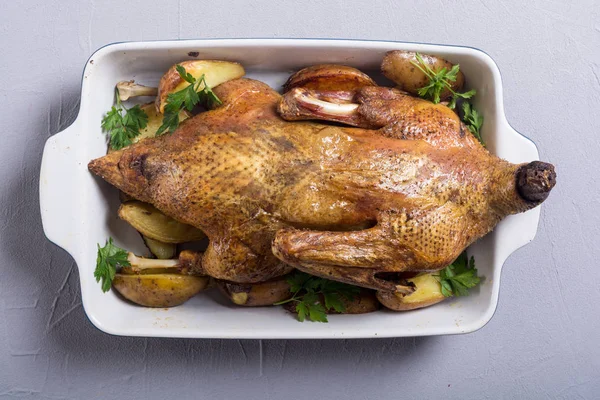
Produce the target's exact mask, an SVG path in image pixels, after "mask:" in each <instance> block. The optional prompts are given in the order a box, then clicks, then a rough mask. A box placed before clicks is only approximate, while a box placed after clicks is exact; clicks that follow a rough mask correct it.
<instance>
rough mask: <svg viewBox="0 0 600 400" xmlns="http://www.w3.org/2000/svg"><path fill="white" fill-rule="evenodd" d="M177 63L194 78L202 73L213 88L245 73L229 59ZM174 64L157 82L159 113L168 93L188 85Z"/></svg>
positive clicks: (157, 108)
mask: <svg viewBox="0 0 600 400" xmlns="http://www.w3.org/2000/svg"><path fill="white" fill-rule="evenodd" d="M179 65H181V66H182V67H183V68H185V70H186V72H188V73H189V74H192V76H193V77H194V78H196V79H198V78H200V77H201V76H202V75H204V78H205V79H206V84H207V85H208V86H209V87H210V88H214V87H215V86H217V85H220V84H221V83H223V82H227V81H230V80H232V79H237V78H241V77H242V76H244V75H245V74H246V71H244V67H242V65H241V64H239V63H236V62H230V61H219V60H191V61H183V62H180V63H179ZM176 66H177V64H176V65H173V66H172V67H171V68H169V70H168V71H167V72H166V73H165V74H164V75H163V76H162V78H161V79H160V83H159V84H158V95H157V96H156V110H157V111H158V112H160V113H163V112H164V110H165V104H166V102H167V96H168V95H169V94H170V93H174V92H178V91H180V90H182V89H184V88H186V87H187V86H189V85H190V84H189V83H188V82H186V81H184V80H183V79H181V77H180V76H179V73H178V72H177V69H176V68H175V67H176Z"/></svg>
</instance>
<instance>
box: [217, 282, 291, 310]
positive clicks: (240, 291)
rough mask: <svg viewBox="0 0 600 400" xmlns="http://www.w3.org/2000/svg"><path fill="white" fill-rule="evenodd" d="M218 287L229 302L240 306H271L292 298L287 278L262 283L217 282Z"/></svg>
mask: <svg viewBox="0 0 600 400" xmlns="http://www.w3.org/2000/svg"><path fill="white" fill-rule="evenodd" d="M217 286H218V287H219V289H220V290H221V292H222V293H223V294H224V295H225V296H227V298H228V299H229V300H231V301H232V302H233V303H234V304H237V305H239V306H248V307H257V306H270V305H273V303H277V302H279V301H283V300H286V299H289V298H290V297H291V296H292V293H290V285H289V284H288V283H287V282H286V277H285V276H282V277H278V278H275V279H271V280H268V281H265V282H260V283H237V282H229V281H217Z"/></svg>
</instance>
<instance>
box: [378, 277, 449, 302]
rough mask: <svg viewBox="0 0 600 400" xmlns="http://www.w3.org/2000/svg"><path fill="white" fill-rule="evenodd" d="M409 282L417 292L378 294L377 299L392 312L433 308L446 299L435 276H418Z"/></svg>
mask: <svg viewBox="0 0 600 400" xmlns="http://www.w3.org/2000/svg"><path fill="white" fill-rule="evenodd" d="M407 281H408V282H410V283H412V284H413V285H414V286H415V291H414V292H412V293H411V294H409V295H402V294H400V293H392V292H377V299H378V300H379V301H380V302H381V304H383V305H384V306H385V307H387V308H389V309H390V310H394V311H408V310H415V309H417V308H423V307H427V306H431V305H433V304H436V303H439V302H440V301H442V300H444V299H445V298H446V297H445V296H444V295H443V294H442V287H441V285H440V283H439V282H438V280H437V279H436V278H435V276H433V274H423V275H417V276H415V277H414V278H409V279H407Z"/></svg>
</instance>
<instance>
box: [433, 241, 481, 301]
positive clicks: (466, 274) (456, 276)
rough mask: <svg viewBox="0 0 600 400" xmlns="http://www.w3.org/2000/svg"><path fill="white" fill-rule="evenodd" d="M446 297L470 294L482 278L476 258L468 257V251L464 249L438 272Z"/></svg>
mask: <svg viewBox="0 0 600 400" xmlns="http://www.w3.org/2000/svg"><path fill="white" fill-rule="evenodd" d="M438 279H439V281H440V285H441V287H442V294H443V295H444V296H445V297H451V296H468V295H469V289H471V288H473V287H475V286H477V285H478V284H479V282H480V281H481V279H480V278H479V277H478V276H477V269H476V268H475V259H474V258H473V257H471V259H469V258H468V256H467V252H466V251H463V252H462V253H461V254H460V255H459V256H458V258H457V259H456V260H454V262H453V263H452V264H450V265H448V266H447V267H446V268H444V269H443V270H441V271H440V272H439V274H438Z"/></svg>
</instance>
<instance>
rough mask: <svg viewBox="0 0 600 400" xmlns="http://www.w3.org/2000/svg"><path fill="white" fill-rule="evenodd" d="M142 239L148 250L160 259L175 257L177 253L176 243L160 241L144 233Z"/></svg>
mask: <svg viewBox="0 0 600 400" xmlns="http://www.w3.org/2000/svg"><path fill="white" fill-rule="evenodd" d="M142 239H143V240H144V244H145V245H146V247H147V248H148V250H150V253H152V254H154V256H155V257H156V258H158V259H161V260H166V259H169V258H174V257H175V254H176V253H177V245H176V244H173V243H164V242H159V241H158V240H154V239H151V238H149V237H146V236H144V235H142Z"/></svg>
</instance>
